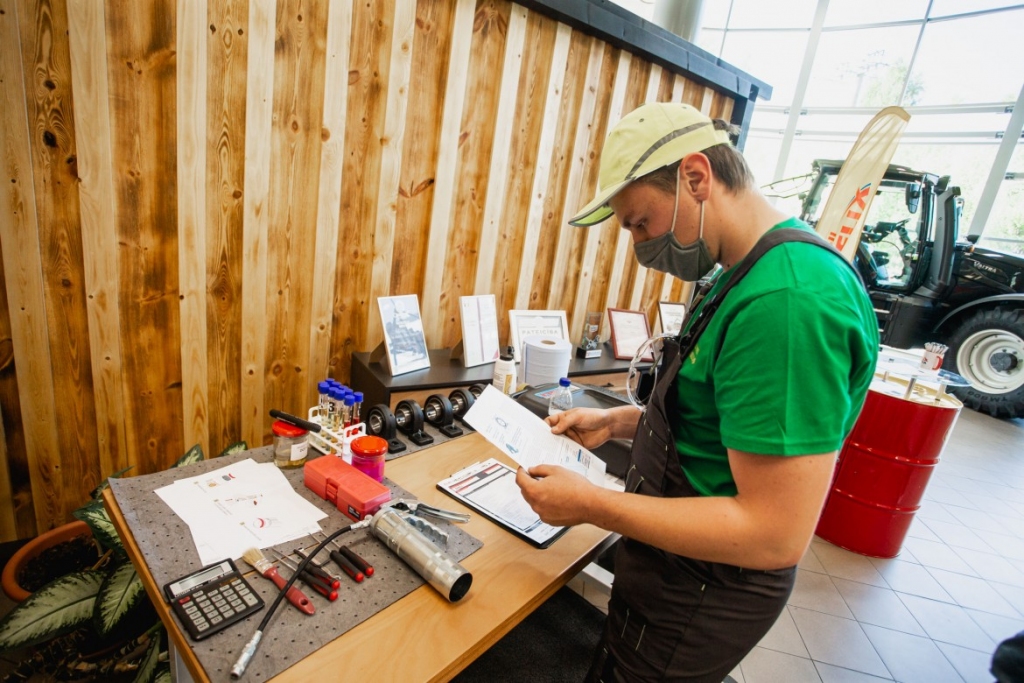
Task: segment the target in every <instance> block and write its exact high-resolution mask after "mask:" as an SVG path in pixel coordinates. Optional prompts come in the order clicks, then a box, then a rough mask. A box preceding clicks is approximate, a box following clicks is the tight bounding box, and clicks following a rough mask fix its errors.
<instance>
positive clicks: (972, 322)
mask: <svg viewBox="0 0 1024 683" xmlns="http://www.w3.org/2000/svg"><path fill="white" fill-rule="evenodd" d="M946 361H947V363H946V367H947V369H949V370H952V371H953V372H956V373H958V374H960V375H963V376H964V378H966V379H967V381H969V382H970V383H971V385H970V386H968V387H958V388H956V389H952V393H953V394H955V395H956V396H957V397H958V398H959V399H960V400H961V401H963V402H964V405H966V406H967V407H968V408H973V409H974V410H978V411H983V412H987V413H988V414H990V415H992V416H993V417H1024V310H1011V309H991V310H986V311H978V312H977V313H975V314H974V315H972V316H971V317H969V318H967V319H966V320H964V321H963V322H962V323H961V324H960V326H959V327H958V328H957V329H956V330H955V331H954V332H953V334H952V336H951V337H950V338H949V352H948V353H947V354H946Z"/></svg>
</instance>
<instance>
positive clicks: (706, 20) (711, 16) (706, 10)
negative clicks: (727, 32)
mask: <svg viewBox="0 0 1024 683" xmlns="http://www.w3.org/2000/svg"><path fill="white" fill-rule="evenodd" d="M731 7H732V0H712V2H704V3H703V5H702V7H701V14H700V21H701V23H702V24H704V25H705V26H710V27H712V28H725V22H726V21H728V20H729V9H730V8H731Z"/></svg>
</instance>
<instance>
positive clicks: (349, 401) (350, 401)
mask: <svg viewBox="0 0 1024 683" xmlns="http://www.w3.org/2000/svg"><path fill="white" fill-rule="evenodd" d="M355 402H356V397H355V396H353V395H352V394H345V405H347V406H350V405H353V404H354V403H355Z"/></svg>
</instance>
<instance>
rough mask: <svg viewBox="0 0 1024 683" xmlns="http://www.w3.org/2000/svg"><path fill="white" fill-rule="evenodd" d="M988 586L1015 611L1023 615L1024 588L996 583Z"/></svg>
mask: <svg viewBox="0 0 1024 683" xmlns="http://www.w3.org/2000/svg"><path fill="white" fill-rule="evenodd" d="M989 585H991V586H992V588H994V589H995V590H996V592H997V593H999V594H1000V595H1001V596H1003V597H1004V598H1006V601H1007V602H1009V603H1010V604H1011V605H1013V608H1014V609H1015V610H1017V611H1018V612H1019V613H1021V614H1024V588H1019V587H1018V586H1009V585H1007V584H1005V583H996V582H992V583H991V584H989Z"/></svg>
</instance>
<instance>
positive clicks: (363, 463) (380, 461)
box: [352, 436, 388, 482]
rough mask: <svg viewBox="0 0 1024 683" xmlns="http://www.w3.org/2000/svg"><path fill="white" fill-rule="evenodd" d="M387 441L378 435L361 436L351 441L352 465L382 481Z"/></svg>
mask: <svg viewBox="0 0 1024 683" xmlns="http://www.w3.org/2000/svg"><path fill="white" fill-rule="evenodd" d="M387 454H388V442H387V441H385V440H384V439H382V438H380V437H379V436H361V437H359V438H358V439H355V440H354V441H353V442H352V466H353V467H355V468H356V469H357V470H359V471H360V472H362V473H363V474H365V475H366V476H368V477H370V478H371V479H375V480H377V481H381V482H382V481H384V456H386V455H387Z"/></svg>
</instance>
